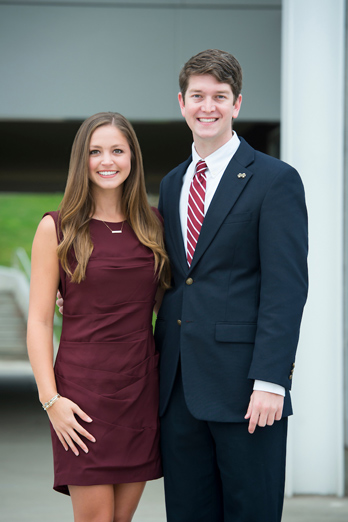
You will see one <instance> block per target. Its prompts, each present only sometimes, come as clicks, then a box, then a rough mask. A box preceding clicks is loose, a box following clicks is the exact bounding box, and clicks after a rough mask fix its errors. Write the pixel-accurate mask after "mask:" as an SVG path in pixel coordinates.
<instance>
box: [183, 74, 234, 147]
mask: <svg viewBox="0 0 348 522" xmlns="http://www.w3.org/2000/svg"><path fill="white" fill-rule="evenodd" d="M241 103H242V96H241V95H239V96H238V98H237V99H236V100H235V101H234V100H233V93H232V89H231V87H230V85H228V84H227V83H220V82H218V81H217V80H216V78H215V77H214V76H212V75H211V74H202V75H193V76H191V77H190V79H189V84H188V88H187V91H186V93H185V99H183V97H182V94H181V92H180V93H179V104H180V108H181V114H182V115H183V116H184V118H185V119H186V122H187V125H188V126H189V127H190V129H191V131H192V134H193V140H194V142H195V145H196V149H197V146H198V148H199V147H200V146H206V145H208V146H209V148H210V149H211V152H213V151H214V150H217V149H218V148H219V147H221V146H222V145H224V144H225V143H227V141H228V140H229V139H230V138H231V137H232V118H237V116H238V113H239V109H240V106H241Z"/></svg>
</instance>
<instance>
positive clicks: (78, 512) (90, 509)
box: [69, 484, 114, 522]
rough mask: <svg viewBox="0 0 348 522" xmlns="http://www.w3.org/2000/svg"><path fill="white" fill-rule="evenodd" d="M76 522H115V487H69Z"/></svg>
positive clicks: (109, 485)
mask: <svg viewBox="0 0 348 522" xmlns="http://www.w3.org/2000/svg"><path fill="white" fill-rule="evenodd" d="M69 491H70V496H71V500H72V505H73V511H74V522H113V521H114V486H113V485H111V484H106V485H100V486H99V485H98V486H69Z"/></svg>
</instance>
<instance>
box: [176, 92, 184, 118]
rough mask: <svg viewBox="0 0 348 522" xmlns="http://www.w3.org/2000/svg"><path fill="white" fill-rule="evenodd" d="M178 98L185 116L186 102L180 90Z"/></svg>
mask: <svg viewBox="0 0 348 522" xmlns="http://www.w3.org/2000/svg"><path fill="white" fill-rule="evenodd" d="M178 100H179V105H180V110H181V114H182V115H183V117H184V118H185V102H184V97H183V95H182V93H181V92H179V94H178Z"/></svg>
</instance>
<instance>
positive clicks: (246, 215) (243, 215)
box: [223, 211, 252, 225]
mask: <svg viewBox="0 0 348 522" xmlns="http://www.w3.org/2000/svg"><path fill="white" fill-rule="evenodd" d="M251 217H252V213H251V212H240V213H238V214H236V213H235V212H233V211H232V212H230V213H229V214H227V216H226V219H225V220H224V222H223V224H224V225H227V224H230V223H247V222H248V221H251Z"/></svg>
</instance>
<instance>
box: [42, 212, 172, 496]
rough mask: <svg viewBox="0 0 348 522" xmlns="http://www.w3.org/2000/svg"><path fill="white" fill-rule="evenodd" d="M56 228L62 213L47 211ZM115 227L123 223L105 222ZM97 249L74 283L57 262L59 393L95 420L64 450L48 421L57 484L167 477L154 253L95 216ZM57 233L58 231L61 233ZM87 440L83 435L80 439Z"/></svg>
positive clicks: (92, 223) (129, 232)
mask: <svg viewBox="0 0 348 522" xmlns="http://www.w3.org/2000/svg"><path fill="white" fill-rule="evenodd" d="M49 214H50V215H51V216H52V217H53V219H54V221H55V223H56V228H57V220H58V213H57V212H49ZM107 224H108V225H109V227H110V228H111V229H113V230H116V229H120V228H121V223H109V222H108V223H107ZM90 233H91V238H92V241H93V245H94V250H93V252H92V255H91V257H90V259H89V262H88V266H87V271H86V278H85V280H84V281H82V282H81V283H79V284H77V283H71V281H70V280H69V277H68V276H67V275H66V273H65V272H64V271H63V269H62V268H61V267H60V291H61V293H62V296H63V298H64V315H63V328H62V335H61V340H60V345H59V350H58V354H57V358H56V362H55V367H54V371H55V377H56V382H57V389H58V393H60V395H62V396H64V397H67V398H69V399H71V400H72V401H74V402H75V403H76V404H77V405H78V406H79V407H80V408H81V409H82V410H83V411H84V412H85V413H87V415H89V417H91V418H92V419H93V422H91V423H87V422H84V421H82V420H81V419H80V418H79V417H77V420H78V422H79V423H80V424H81V425H82V426H84V427H85V428H86V429H87V431H89V432H90V433H91V434H92V435H93V436H94V437H95V438H96V442H95V443H93V442H89V441H88V440H87V439H84V442H86V444H87V446H88V448H89V453H87V454H86V453H84V451H83V450H81V449H80V448H79V447H78V448H79V453H80V454H79V456H78V457H76V456H75V455H74V453H73V452H72V451H71V450H70V449H69V450H68V451H65V450H64V448H63V446H62V444H61V443H60V441H59V439H58V437H57V435H56V434H55V432H54V430H53V428H52V426H51V434H52V444H53V456H54V486H53V487H54V489H55V490H56V491H60V492H61V493H66V494H69V490H68V487H67V485H80V486H88V485H93V484H119V483H127V482H140V481H146V480H151V479H156V478H159V477H161V476H162V469H161V462H160V452H159V423H158V353H157V352H156V351H155V345H154V339H153V335H152V310H153V305H154V301H155V299H154V298H155V293H156V289H157V282H156V278H155V276H154V256H153V253H152V251H151V250H150V249H149V248H147V247H145V246H144V245H142V244H141V243H140V242H139V240H138V239H137V237H136V235H135V234H134V232H133V230H132V229H131V227H130V226H129V225H128V223H127V222H124V225H123V230H122V233H120V234H112V233H111V231H110V230H109V229H108V228H107V227H106V225H105V224H104V223H103V222H102V221H98V220H95V219H92V220H91V221H90ZM58 235H59V234H58ZM82 438H83V437H82Z"/></svg>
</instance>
